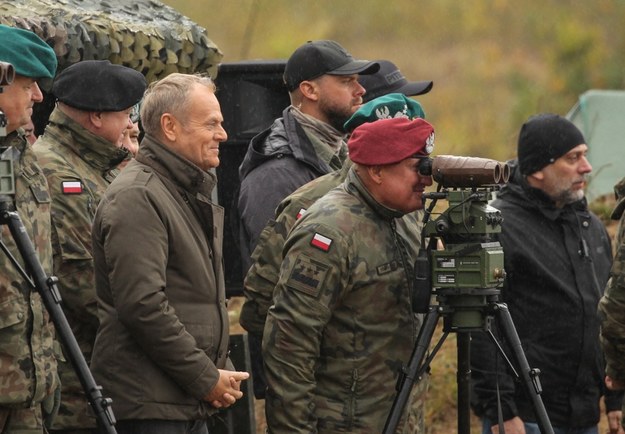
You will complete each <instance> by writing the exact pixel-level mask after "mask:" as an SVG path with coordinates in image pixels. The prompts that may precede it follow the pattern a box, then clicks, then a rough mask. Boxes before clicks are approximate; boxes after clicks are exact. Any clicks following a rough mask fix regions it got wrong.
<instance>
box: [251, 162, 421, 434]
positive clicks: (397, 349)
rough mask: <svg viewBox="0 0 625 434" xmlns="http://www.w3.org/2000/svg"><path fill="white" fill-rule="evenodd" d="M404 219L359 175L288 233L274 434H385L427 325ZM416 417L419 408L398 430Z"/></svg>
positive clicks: (274, 343) (273, 379)
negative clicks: (416, 301)
mask: <svg viewBox="0 0 625 434" xmlns="http://www.w3.org/2000/svg"><path fill="white" fill-rule="evenodd" d="M399 217H401V214H399V213H398V212H397V211H393V210H390V209H388V208H385V207H383V206H382V205H380V204H379V203H377V202H375V201H374V200H373V198H372V197H371V196H370V195H369V194H368V193H367V191H366V189H365V188H364V187H363V185H362V183H361V182H360V180H359V179H358V177H357V176H356V174H355V173H354V172H353V171H350V172H349V174H348V176H347V180H346V181H345V182H344V183H343V184H342V185H341V186H340V187H338V188H336V189H334V190H332V191H331V192H329V193H328V194H327V195H325V196H324V197H323V198H321V199H319V200H318V201H317V202H315V204H314V205H313V206H312V207H311V208H310V209H308V211H307V212H306V214H305V216H304V217H303V218H302V219H301V220H300V221H299V222H298V224H297V225H296V226H295V227H294V229H293V231H292V232H291V233H290V235H289V236H288V238H287V241H286V244H285V248H284V253H285V257H284V261H283V263H282V266H281V270H280V277H279V280H278V284H277V286H276V289H275V293H274V305H273V306H272V307H271V308H270V309H269V312H268V316H267V323H266V326H265V330H264V336H263V356H264V359H265V370H266V374H267V384H268V390H267V396H266V414H267V423H268V427H269V432H271V433H293V432H318V433H329V432H337V431H340V432H358V433H379V432H380V431H381V430H382V427H383V426H384V423H385V421H386V417H387V416H388V413H389V412H390V409H391V405H392V403H393V400H394V398H395V385H396V382H397V375H398V372H399V369H400V367H401V366H402V365H403V364H405V363H406V362H407V361H408V359H409V357H410V354H411V352H412V348H413V346H414V344H415V342H416V337H417V332H418V329H419V326H420V321H419V318H418V317H417V316H416V315H415V314H414V313H413V312H412V310H411V297H412V294H411V291H410V288H411V286H412V285H411V282H412V277H413V270H412V264H413V263H414V259H415V254H416V250H417V249H418V246H414V245H411V242H412V241H410V240H408V239H406V238H405V237H404V235H403V234H400V233H399V230H398V229H397V226H398V224H397V223H398V221H399ZM417 393H418V391H417V389H413V393H412V398H414V397H415V396H416V394H417ZM406 416H408V417H406ZM416 417H418V416H417V415H416V414H415V412H414V407H413V405H412V403H410V402H409V403H408V405H407V406H406V414H405V415H404V420H402V422H401V423H400V424H399V426H398V431H399V432H415V431H416V427H415V425H416V424H418V423H419V422H418V421H417V420H415V419H416Z"/></svg>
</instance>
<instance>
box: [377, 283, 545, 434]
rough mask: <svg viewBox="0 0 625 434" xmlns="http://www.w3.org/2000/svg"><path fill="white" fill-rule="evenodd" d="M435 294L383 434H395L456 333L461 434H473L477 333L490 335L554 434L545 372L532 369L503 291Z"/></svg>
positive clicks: (542, 422) (437, 291)
mask: <svg viewBox="0 0 625 434" xmlns="http://www.w3.org/2000/svg"><path fill="white" fill-rule="evenodd" d="M433 292H434V294H435V295H436V299H437V301H438V304H437V305H431V306H429V308H428V311H427V313H426V315H425V319H424V322H423V325H422V326H421V330H420V331H419V335H418V336H417V341H416V343H415V346H414V348H413V351H412V354H411V356H410V360H409V362H408V364H407V365H406V367H405V368H404V370H403V372H402V375H400V379H399V381H398V388H397V395H396V397H395V400H394V401H393V405H392V407H391V411H390V413H389V415H388V418H387V420H386V424H385V425H384V430H383V431H382V432H383V433H384V434H394V433H395V430H396V428H397V425H398V424H399V422H400V419H401V416H402V413H403V410H404V408H405V406H406V404H407V402H408V399H409V397H410V392H411V390H412V387H413V385H414V383H415V381H418V380H419V379H420V378H421V377H422V376H423V375H424V374H425V372H426V370H427V369H428V367H429V366H430V363H431V362H432V360H433V359H434V357H435V356H436V353H437V352H438V351H439V350H440V348H441V346H442V344H443V342H444V341H445V339H446V338H447V336H449V333H452V332H453V333H457V343H456V345H457V364H458V368H457V382H458V396H457V400H458V434H470V432H471V419H470V416H471V406H470V402H471V387H470V386H471V351H470V348H471V333H472V332H483V333H488V334H489V336H490V337H491V339H492V340H493V342H494V343H495V345H496V347H497V349H498V351H499V353H500V354H501V355H502V356H503V358H504V360H505V361H506V363H507V364H508V365H509V367H510V368H511V369H512V372H513V375H515V376H516V377H517V378H520V379H521V381H522V383H523V385H524V386H525V390H526V392H527V394H528V396H530V397H531V400H532V404H533V407H534V411H535V413H536V419H537V422H538V426H539V427H540V431H541V433H543V434H553V427H552V426H551V422H550V421H549V417H548V416H547V411H546V410H545V406H544V404H543V402H542V399H541V397H540V394H541V392H542V389H541V386H540V381H539V379H538V374H539V371H538V370H537V369H531V368H530V367H529V364H528V362H527V358H526V357H525V353H524V352H523V348H522V346H521V342H520V340H519V335H518V334H517V331H516V329H515V327H514V323H513V322H512V317H511V316H510V311H509V310H508V306H507V305H506V304H505V303H500V302H499V301H498V299H499V293H500V291H499V290H498V289H495V288H486V289H482V288H478V289H467V288H440V289H435V290H434V291H433ZM441 316H442V317H443V335H442V336H441V338H440V339H439V341H438V342H437V343H436V345H435V346H434V348H433V349H432V352H431V353H430V354H429V356H428V349H429V347H430V343H431V342H432V337H433V336H434V331H435V329H436V325H437V324H438V320H439V318H440V317H441ZM493 321H497V322H498V324H499V327H500V329H501V330H502V332H503V336H504V338H505V339H506V341H507V342H508V344H509V345H510V348H511V351H512V360H510V358H508V356H507V355H506V354H505V352H504V351H503V348H502V347H501V346H500V345H499V343H498V342H497V340H496V339H495V337H494V335H493V334H492V331H491V325H492V323H493ZM426 356H427V357H426Z"/></svg>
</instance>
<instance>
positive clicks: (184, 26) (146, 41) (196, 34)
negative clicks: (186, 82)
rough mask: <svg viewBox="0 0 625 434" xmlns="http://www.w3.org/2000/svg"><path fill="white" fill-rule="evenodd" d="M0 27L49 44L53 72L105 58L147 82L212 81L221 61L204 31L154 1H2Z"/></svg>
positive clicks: (220, 55) (219, 54)
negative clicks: (200, 76) (199, 76)
mask: <svg viewBox="0 0 625 434" xmlns="http://www.w3.org/2000/svg"><path fill="white" fill-rule="evenodd" d="M0 23H2V24H6V25H9V26H13V27H20V28H24V29H29V30H32V31H34V32H35V33H36V34H37V35H39V36H40V37H41V38H42V39H43V40H45V41H46V42H48V43H49V44H50V45H51V46H52V47H53V48H54V51H55V52H56V55H57V57H58V60H59V67H58V70H57V72H58V71H61V70H62V69H63V68H65V67H67V66H69V65H71V64H73V63H76V62H78V61H80V60H90V59H96V60H105V59H108V60H110V61H111V62H112V63H117V64H122V65H125V66H129V67H131V68H134V69H136V70H138V71H140V72H142V73H143V74H144V75H145V76H146V78H147V80H148V82H150V81H153V80H155V79H159V78H162V77H164V76H166V75H168V74H170V73H172V72H182V73H193V72H203V73H209V74H210V75H211V76H212V77H216V74H217V66H218V64H219V62H220V61H221V58H222V57H223V55H222V53H221V51H220V50H219V48H218V47H217V46H216V45H215V44H214V43H213V42H212V41H211V40H210V39H209V38H208V36H207V35H206V30H205V29H204V28H202V27H200V26H198V25H197V24H195V23H194V22H192V21H191V20H189V19H188V18H186V17H185V16H183V15H181V14H180V13H178V12H177V11H175V10H174V9H172V8H171V7H169V6H166V5H164V4H162V3H160V2H158V1H154V0H131V1H129V0H10V1H5V0H0ZM44 87H45V86H44Z"/></svg>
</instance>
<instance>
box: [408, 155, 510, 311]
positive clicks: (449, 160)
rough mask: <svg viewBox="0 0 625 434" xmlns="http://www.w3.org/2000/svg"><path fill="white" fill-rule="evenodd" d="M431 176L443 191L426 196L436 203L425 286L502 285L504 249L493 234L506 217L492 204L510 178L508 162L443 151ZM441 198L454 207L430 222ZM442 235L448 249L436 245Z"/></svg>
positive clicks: (428, 230)
mask: <svg viewBox="0 0 625 434" xmlns="http://www.w3.org/2000/svg"><path fill="white" fill-rule="evenodd" d="M431 174H432V177H433V178H434V180H435V181H436V182H437V183H438V191H437V192H435V193H425V194H424V198H425V199H426V200H427V199H432V204H431V206H430V207H429V209H428V211H427V213H426V218H427V219H428V221H426V222H425V226H424V234H423V235H424V237H423V238H422V239H424V240H425V239H426V238H427V239H429V240H430V242H429V246H428V250H429V255H430V258H431V280H430V281H429V282H427V281H426V282H423V283H422V284H428V285H431V287H433V288H455V289H460V290H462V289H470V288H492V287H498V286H500V285H501V284H502V283H503V279H504V277H505V272H504V268H503V250H502V248H501V245H500V244H499V242H497V241H495V240H494V238H493V236H494V235H495V234H497V233H499V232H501V223H502V220H503V219H502V217H501V213H500V212H499V210H497V209H495V208H493V207H492V206H490V205H489V204H488V202H489V201H490V200H491V199H493V194H494V192H496V190H498V189H499V185H500V184H503V183H506V182H508V178H509V176H510V169H509V167H508V165H507V164H504V163H500V162H498V161H494V160H489V159H485V158H470V157H454V156H445V155H442V156H437V157H434V159H433V160H432V164H431ZM440 199H445V200H447V202H448V203H449V207H448V208H447V209H446V210H445V211H444V212H443V213H441V214H440V215H439V216H438V217H437V218H436V219H435V220H429V216H430V215H431V211H432V209H433V208H434V206H435V205H436V201H437V200H440ZM437 239H440V240H442V244H443V249H440V250H437V249H436V241H437ZM420 259H421V260H422V257H421V256H420ZM419 265H420V267H422V265H421V264H419ZM419 282H422V281H419ZM424 289H425V288H424ZM422 311H425V309H423V310H422Z"/></svg>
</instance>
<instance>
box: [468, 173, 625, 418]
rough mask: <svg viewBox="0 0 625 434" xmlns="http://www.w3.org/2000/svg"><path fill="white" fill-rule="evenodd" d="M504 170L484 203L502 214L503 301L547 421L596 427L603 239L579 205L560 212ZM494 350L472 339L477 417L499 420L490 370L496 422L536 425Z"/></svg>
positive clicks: (610, 403) (611, 405)
mask: <svg viewBox="0 0 625 434" xmlns="http://www.w3.org/2000/svg"><path fill="white" fill-rule="evenodd" d="M512 166H513V174H512V176H511V178H512V179H511V181H510V183H509V184H508V185H506V186H505V187H503V188H502V190H501V191H500V192H499V194H498V198H497V199H496V200H495V201H494V202H493V203H492V204H491V205H492V206H493V207H495V208H497V209H499V210H500V211H501V213H502V215H503V218H504V221H503V224H502V233H501V234H500V242H501V244H502V246H503V250H504V263H505V270H506V273H507V276H506V281H505V284H504V288H503V290H502V296H501V298H502V300H503V301H504V302H505V303H507V305H508V307H509V309H510V314H511V316H512V319H513V321H514V324H515V327H516V330H517V332H518V334H519V338H520V340H521V343H522V345H523V350H524V352H525V355H526V357H527V360H528V362H529V365H530V367H531V368H538V369H540V382H541V384H542V388H543V392H542V395H541V396H542V400H543V403H544V404H545V408H546V410H547V413H548V415H549V418H550V420H551V423H552V425H553V426H555V427H588V426H591V425H595V424H597V423H598V421H599V416H600V412H599V399H600V397H601V396H602V395H603V393H604V386H603V377H604V362H603V358H602V353H601V349H600V346H599V320H598V317H597V304H598V302H599V298H600V297H601V295H602V293H603V289H604V287H605V284H606V281H607V278H608V273H609V271H610V265H611V260H612V253H611V247H610V239H609V236H608V234H607V232H606V230H605V227H604V226H603V224H602V222H601V221H600V220H599V219H598V218H597V216H595V215H594V214H593V213H592V212H590V211H589V210H588V208H587V205H586V201H585V199H583V200H581V201H579V202H576V203H574V204H570V205H567V206H565V207H563V208H561V209H558V208H556V207H555V206H554V205H553V204H552V202H551V201H550V200H549V199H548V198H547V197H546V195H545V194H544V193H542V191H540V190H537V189H534V188H531V187H530V186H529V185H528V184H527V182H526V181H525V179H524V178H523V177H522V176H521V175H520V173H519V172H518V171H517V170H515V165H514V164H513V165H512ZM495 332H497V330H495ZM495 354H496V351H495V349H494V346H493V345H492V343H491V342H490V341H489V340H488V338H487V337H486V335H485V334H484V333H474V334H473V341H472V348H471V355H472V357H471V358H472V360H471V361H472V380H473V394H472V395H473V396H472V399H473V402H472V404H473V409H474V410H475V412H476V414H477V415H478V416H484V417H487V418H489V419H491V420H493V421H496V420H497V400H496V381H495V375H494V373H495V372H496V369H497V367H498V368H499V369H498V370H499V372H500V377H499V389H500V391H501V401H502V407H503V418H504V420H508V419H510V418H512V417H514V416H517V415H518V416H519V417H521V419H523V420H524V421H536V417H535V415H534V410H533V406H532V404H531V400H530V399H528V397H527V396H526V395H525V393H524V390H523V385H522V384H521V383H519V382H514V381H513V377H512V376H511V375H510V371H509V370H508V369H506V368H504V362H503V361H502V360H501V358H499V359H498V361H497V362H495V360H496V357H495ZM611 396H612V397H613V394H611ZM619 406H620V404H619V400H618V399H616V400H614V399H608V400H607V408H608V409H609V410H612V409H618V408H619Z"/></svg>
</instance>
